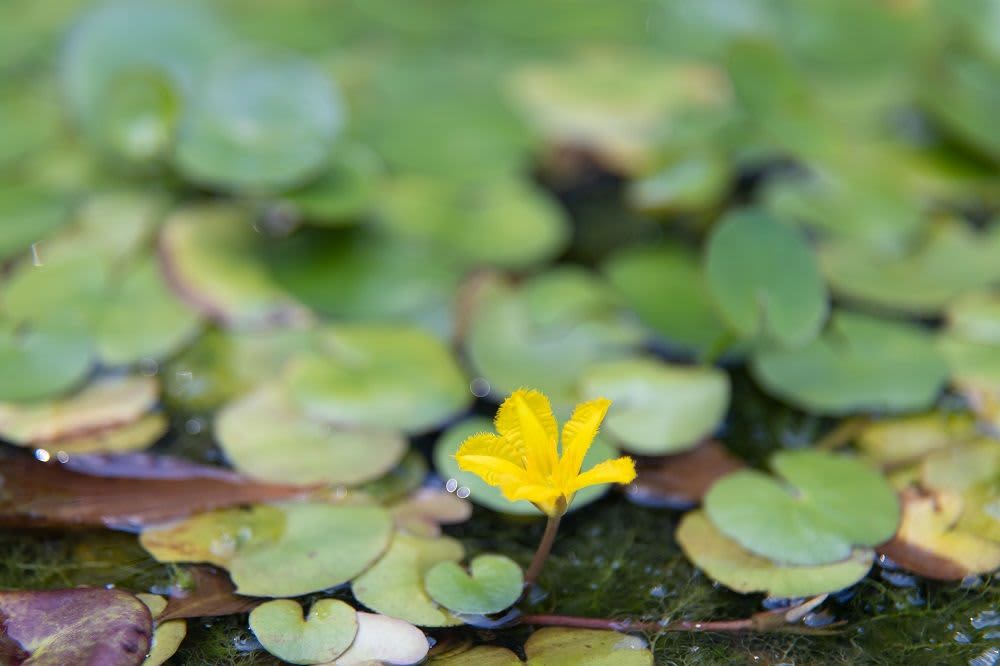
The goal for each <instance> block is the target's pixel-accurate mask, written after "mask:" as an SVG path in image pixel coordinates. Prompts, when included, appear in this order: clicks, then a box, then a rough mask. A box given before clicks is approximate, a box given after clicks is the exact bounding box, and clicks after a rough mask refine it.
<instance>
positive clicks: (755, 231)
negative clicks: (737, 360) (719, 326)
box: [705, 210, 828, 347]
mask: <svg viewBox="0 0 1000 666" xmlns="http://www.w3.org/2000/svg"><path fill="white" fill-rule="evenodd" d="M705 262H706V263H705V275H706V277H707V280H708V286H709V289H710V291H711V294H712V297H713V298H714V299H715V303H716V304H717V305H718V306H719V311H720V314H722V316H723V318H724V319H725V320H726V323H727V324H729V325H730V326H731V327H732V328H733V329H734V330H735V331H736V332H737V333H738V334H739V335H741V336H743V337H745V338H764V339H770V340H774V341H777V342H778V343H780V344H782V345H785V346H789V347H792V346H798V345H803V344H806V343H807V342H809V341H810V340H812V339H813V338H815V337H816V335H817V334H818V333H819V330H820V328H821V327H822V326H823V321H824V320H825V319H826V314H827V310H828V304H827V293H826V287H825V285H824V284H823V277H822V276H821V275H820V272H819V266H818V264H817V262H816V258H815V257H814V256H813V253H812V250H811V249H810V248H809V245H808V244H807V243H806V241H805V239H804V238H803V237H802V235H801V234H800V233H799V232H798V231H797V230H796V229H795V228H793V227H791V226H789V225H787V224H784V223H782V222H780V221H779V220H777V219H775V218H774V217H772V216H771V215H768V214H767V213H763V212H760V211H752V210H751V211H740V212H735V213H730V214H729V215H727V216H726V217H725V218H724V219H723V220H722V221H721V222H720V223H719V225H718V226H717V227H715V229H713V230H712V236H711V238H709V241H708V249H707V254H706V258H705Z"/></svg>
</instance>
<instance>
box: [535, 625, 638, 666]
mask: <svg viewBox="0 0 1000 666" xmlns="http://www.w3.org/2000/svg"><path fill="white" fill-rule="evenodd" d="M524 654H525V656H526V657H527V658H528V662H527V663H528V666H612V664H614V665H615V666H653V653H652V652H651V651H650V650H649V646H648V644H647V643H646V641H645V640H643V639H641V638H639V637H638V636H631V635H629V634H620V633H618V632H617V631H602V630H599V629H571V628H568V627H546V628H544V629H539V630H538V631H536V632H535V633H533V634H531V636H529V637H528V640H527V642H526V643H525V644H524Z"/></svg>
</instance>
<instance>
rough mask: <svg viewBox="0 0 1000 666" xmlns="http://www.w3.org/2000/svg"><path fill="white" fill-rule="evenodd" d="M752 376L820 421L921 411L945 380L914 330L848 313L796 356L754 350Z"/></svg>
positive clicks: (937, 359)
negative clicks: (819, 415) (864, 412)
mask: <svg viewBox="0 0 1000 666" xmlns="http://www.w3.org/2000/svg"><path fill="white" fill-rule="evenodd" d="M752 370H753V374H754V377H755V378H756V379H757V381H758V382H760V384H761V385H762V386H763V387H764V388H765V389H766V390H767V391H768V392H770V393H773V394H775V395H777V396H779V397H781V398H784V399H785V400H788V401H789V402H791V403H793V404H795V405H798V406H800V407H802V408H804V409H806V410H809V411H813V412H819V413H823V414H843V413H847V412H852V411H857V410H870V411H876V410H887V411H903V410H914V409H921V408H925V407H927V406H928V405H930V403H931V402H932V401H933V400H934V398H935V397H936V396H937V394H938V391H940V390H941V386H942V384H943V383H944V380H945V378H946V377H947V373H948V369H947V367H946V365H945V362H944V360H943V359H942V357H941V355H940V354H939V353H938V351H937V350H936V349H935V348H934V345H933V344H932V342H931V340H930V339H929V337H928V336H927V335H925V334H924V333H923V331H922V330H920V329H918V328H916V327H913V326H908V325H906V324H901V323H895V322H890V321H886V320H882V319H875V318H873V317H867V316H864V315H859V314H855V313H850V312H838V313H836V314H835V315H834V316H833V318H832V320H831V322H830V326H829V328H828V330H827V331H826V332H825V333H824V334H823V335H822V336H821V337H820V338H819V339H817V340H815V341H813V342H812V343H810V344H809V345H807V346H805V347H802V348H801V349H788V350H779V349H769V350H760V351H758V352H757V353H756V354H755V355H754V358H753V365H752Z"/></svg>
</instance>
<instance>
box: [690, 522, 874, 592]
mask: <svg viewBox="0 0 1000 666" xmlns="http://www.w3.org/2000/svg"><path fill="white" fill-rule="evenodd" d="M676 538H677V542H678V543H679V544H680V546H681V548H682V549H683V550H684V554H685V555H687V557H688V559H689V560H691V561H692V562H693V563H694V565H695V566H697V567H698V568H699V569H701V570H703V571H704V572H705V573H706V574H708V576H709V577H710V578H712V579H713V580H716V581H718V582H720V583H722V584H723V585H725V586H726V587H728V588H729V589H731V590H736V591H737V592H741V593H743V594H753V593H755V592H763V593H765V594H767V595H768V596H770V597H780V598H784V597H808V596H813V595H816V594H823V593H825V592H835V591H837V590H841V589H843V588H845V587H850V586H851V585H853V584H854V583H856V582H858V581H859V580H861V579H862V578H864V577H865V576H866V575H867V574H868V571H869V570H870V569H871V567H872V563H873V562H874V560H875V553H874V551H872V549H871V548H856V549H854V550H852V551H851V553H850V555H849V557H848V558H847V559H846V560H843V561H841V562H834V563H832V564H819V565H812V566H783V565H781V564H777V563H775V562H772V561H771V560H768V559H766V558H763V557H760V556H759V555H755V554H754V553H751V552H750V551H748V550H746V549H745V548H743V547H741V546H740V545H739V544H738V543H736V542H735V541H733V540H732V539H730V538H728V537H727V536H726V535H724V534H723V533H722V532H720V531H719V529H718V528H717V527H716V526H715V525H713V524H712V522H711V521H710V520H709V519H708V517H707V516H706V515H705V512H703V511H692V512H691V513H688V514H687V515H685V516H684V518H683V519H682V520H681V524H680V525H679V526H678V527H677V534H676Z"/></svg>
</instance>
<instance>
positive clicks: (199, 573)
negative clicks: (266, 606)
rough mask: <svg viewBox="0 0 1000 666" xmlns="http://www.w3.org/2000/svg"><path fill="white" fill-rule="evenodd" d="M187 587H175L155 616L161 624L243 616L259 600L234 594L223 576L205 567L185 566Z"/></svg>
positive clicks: (232, 586) (227, 578)
mask: <svg viewBox="0 0 1000 666" xmlns="http://www.w3.org/2000/svg"><path fill="white" fill-rule="evenodd" d="M186 571H187V574H188V575H189V576H190V577H191V584H190V586H184V587H181V586H178V585H175V586H174V587H173V589H171V591H170V600H169V601H167V606H166V608H164V609H163V612H161V613H160V614H159V615H158V616H157V620H159V621H161V622H165V621H167V620H176V619H179V618H187V617H221V616H223V615H236V614H238V613H247V612H249V611H251V610H253V609H254V607H256V606H257V604H259V603H260V599H255V598H253V597H244V596H242V595H239V594H236V586H234V585H233V582H232V581H231V580H229V576H227V575H226V574H225V573H223V572H221V571H219V570H218V569H215V568H213V567H208V566H193V567H189V568H188V569H187V570H186Z"/></svg>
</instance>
